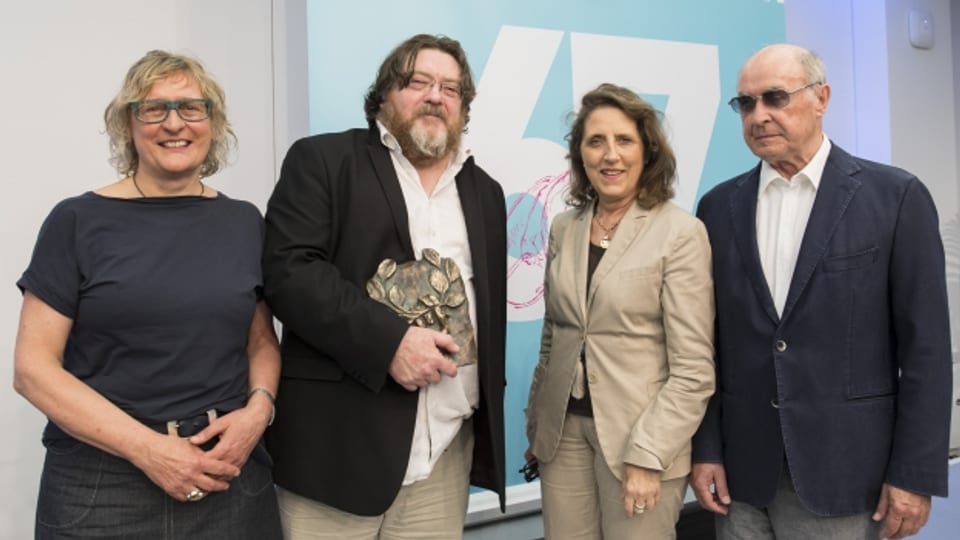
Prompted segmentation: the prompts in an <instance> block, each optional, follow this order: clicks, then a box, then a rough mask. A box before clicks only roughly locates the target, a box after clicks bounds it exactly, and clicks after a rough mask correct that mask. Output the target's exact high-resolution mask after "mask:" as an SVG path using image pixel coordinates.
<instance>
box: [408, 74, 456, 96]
mask: <svg viewBox="0 0 960 540" xmlns="http://www.w3.org/2000/svg"><path fill="white" fill-rule="evenodd" d="M434 86H439V87H440V93H441V94H443V96H444V97H448V98H451V99H459V98H460V97H461V96H462V95H463V93H462V92H461V90H460V83H455V82H451V81H437V80H434V79H428V78H426V77H422V76H420V75H414V76H413V77H410V81H409V82H408V83H407V88H409V89H411V90H413V91H414V92H429V91H431V90H433V87H434Z"/></svg>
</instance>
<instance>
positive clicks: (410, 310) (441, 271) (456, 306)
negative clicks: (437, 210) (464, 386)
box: [367, 248, 477, 367]
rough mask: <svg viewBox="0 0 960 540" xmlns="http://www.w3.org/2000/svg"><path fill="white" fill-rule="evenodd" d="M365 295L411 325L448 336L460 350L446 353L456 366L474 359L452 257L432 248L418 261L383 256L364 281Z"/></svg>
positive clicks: (460, 282) (466, 310)
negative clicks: (402, 261) (398, 260)
mask: <svg viewBox="0 0 960 540" xmlns="http://www.w3.org/2000/svg"><path fill="white" fill-rule="evenodd" d="M367 294H369V295H370V298H372V299H374V300H376V301H377V302H380V303H381V304H384V305H386V306H387V307H389V308H390V309H391V310H393V311H394V312H395V313H396V314H397V315H399V316H400V317H402V318H403V319H405V320H406V321H407V322H409V323H410V324H415V325H417V326H422V327H424V328H431V329H433V330H437V331H439V332H443V333H445V334H449V335H451V336H452V337H453V340H454V342H456V344H457V346H458V347H460V350H459V351H457V353H455V354H452V355H449V356H450V359H451V360H452V361H453V362H455V363H456V364H457V366H458V367H459V366H465V365H469V364H475V363H476V362H477V341H476V337H475V334H474V331H473V324H472V323H471V322H470V307H469V302H468V301H467V295H466V291H465V290H464V286H463V278H461V276H460V268H459V267H458V266H457V263H456V262H454V261H453V259H449V258H446V257H441V256H440V254H439V253H437V251H436V250H434V249H431V248H426V249H424V250H423V258H422V259H420V260H418V261H410V262H406V263H402V264H397V262H396V261H394V260H393V259H384V260H383V261H382V262H381V263H380V265H379V266H378V267H377V272H376V274H374V275H373V277H371V278H370V279H369V280H368V281H367Z"/></svg>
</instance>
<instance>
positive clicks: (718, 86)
mask: <svg viewBox="0 0 960 540" xmlns="http://www.w3.org/2000/svg"><path fill="white" fill-rule="evenodd" d="M782 2H783V0H779V1H778V0H672V1H665V0H664V1H653V0H648V1H639V0H607V1H603V0H597V1H587V0H552V1H547V0H482V1H481V0H478V1H468V0H459V1H458V0H407V1H405V2H379V1H371V2H336V3H330V2H326V1H321V0H307V25H308V64H309V79H308V80H309V107H310V113H309V114H310V130H311V132H312V133H323V132H331V131H342V130H345V129H349V128H353V127H361V126H365V125H366V120H365V119H364V114H363V96H364V94H365V93H366V90H367V88H368V87H369V85H370V84H371V83H372V82H373V79H374V76H375V74H376V69H377V67H379V65H380V63H381V62H382V60H383V58H384V57H385V56H386V55H387V53H388V52H389V51H390V50H391V49H393V47H395V46H396V45H397V44H398V43H400V42H401V41H403V40H404V39H406V38H408V37H410V36H411V35H413V34H417V33H429V34H444V35H447V36H450V37H453V38H455V39H457V40H459V41H460V43H461V44H462V45H463V47H464V49H465V50H466V51H467V55H468V57H469V60H470V63H471V67H472V68H473V75H474V78H475V80H476V81H477V82H478V93H477V98H476V100H475V101H474V102H473V105H472V108H471V112H470V117H471V120H470V124H469V125H468V130H469V131H468V133H467V135H466V137H465V139H464V140H465V144H467V145H468V147H469V148H470V149H471V152H472V153H473V155H474V156H475V157H476V160H477V163H478V164H479V165H480V166H481V167H483V168H484V169H485V170H487V171H488V172H489V173H490V174H491V175H492V176H493V177H494V178H496V179H497V180H498V181H499V182H500V183H501V184H502V185H503V188H504V192H505V193H506V195H507V210H508V231H509V235H510V236H509V246H508V250H509V252H508V254H509V261H508V264H509V268H508V269H507V272H508V275H509V287H508V289H509V290H508V296H509V298H508V317H509V327H508V334H507V396H506V400H505V403H504V409H505V413H506V418H507V475H508V476H507V483H508V485H515V484H520V483H522V482H523V479H522V478H521V476H520V475H519V474H518V473H517V469H519V468H520V466H521V464H522V460H523V452H524V450H525V449H526V446H527V443H526V438H525V435H524V414H523V409H524V407H525V406H526V399H527V390H528V388H529V384H530V377H531V374H532V372H533V368H534V365H535V364H536V362H537V356H538V351H539V342H540V329H541V325H542V317H543V289H542V278H543V263H544V259H545V250H546V240H547V233H548V227H549V223H550V220H551V219H552V218H553V217H554V216H555V215H556V214H558V213H559V212H561V211H562V210H563V209H564V208H565V206H564V202H563V200H564V196H565V193H566V181H567V177H568V165H567V162H566V159H565V156H566V143H565V139H564V137H565V135H566V134H567V132H568V130H569V120H570V118H571V114H572V113H573V112H574V111H575V110H576V106H577V103H578V101H579V98H580V97H581V96H582V95H583V94H584V93H586V92H587V91H589V90H590V89H592V88H593V87H595V86H596V85H597V84H599V83H601V82H612V83H616V84H620V85H623V86H627V87H629V88H631V89H633V90H634V91H636V92H637V93H639V94H641V95H642V96H644V97H645V98H646V99H647V100H648V101H650V102H651V103H652V104H653V105H654V106H655V107H657V109H659V110H660V111H662V112H663V113H664V118H665V122H666V125H667V129H668V132H669V134H670V137H671V143H672V144H673V146H674V150H675V152H676V154H677V158H678V188H677V197H676V199H675V202H676V203H677V204H679V205H680V206H682V207H684V208H687V209H688V210H691V211H692V210H693V209H694V207H695V206H694V205H695V203H696V201H697V200H698V199H699V197H700V196H701V195H702V194H703V193H704V192H705V191H707V190H708V189H710V188H711V187H713V186H714V185H716V184H717V183H719V182H721V181H723V180H725V179H727V178H729V177H731V176H733V175H735V174H738V173H739V172H742V171H744V170H746V169H747V168H749V167H751V166H753V165H754V164H755V163H756V159H755V158H754V157H753V156H752V155H751V154H750V153H749V151H748V150H747V148H746V146H745V145H744V143H743V139H742V137H741V134H740V133H741V131H740V122H739V118H738V117H737V115H736V114H734V113H733V112H732V111H731V110H730V109H729V107H727V105H726V102H727V100H729V99H730V97H732V96H733V95H735V94H736V76H737V70H738V69H739V67H740V65H741V64H742V63H743V62H744V60H746V59H747V58H748V57H749V56H750V55H751V54H752V53H753V52H755V51H756V50H757V49H759V48H760V47H762V46H764V45H767V44H771V43H778V42H782V41H784V38H785V29H784V13H783V3H782Z"/></svg>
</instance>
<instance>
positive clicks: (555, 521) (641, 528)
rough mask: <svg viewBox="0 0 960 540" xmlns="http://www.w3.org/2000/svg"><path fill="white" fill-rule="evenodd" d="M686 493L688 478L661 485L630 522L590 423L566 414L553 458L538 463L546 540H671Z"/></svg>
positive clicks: (621, 495)
mask: <svg viewBox="0 0 960 540" xmlns="http://www.w3.org/2000/svg"><path fill="white" fill-rule="evenodd" d="M686 488H687V479H686V477H681V478H675V479H673V480H666V481H663V482H661V484H660V501H659V502H658V503H657V505H656V506H655V507H654V508H648V509H647V511H646V512H644V513H643V514H637V515H635V516H634V517H632V518H628V517H627V514H626V512H625V511H624V509H623V486H622V484H621V482H620V481H619V480H617V478H616V477H615V476H614V475H613V473H612V472H610V468H609V467H608V466H607V463H606V461H605V460H604V459H603V454H602V453H601V451H600V444H599V442H598V441H597V430H596V427H595V426H594V423H593V418H588V417H585V416H577V415H575V414H568V415H567V418H566V420H565V422H564V426H563V434H562V435H561V438H560V446H559V447H558V449H557V455H556V456H555V457H554V459H553V461H551V462H550V463H541V464H540V493H541V497H542V499H543V531H544V535H545V540H601V539H605V540H627V539H650V540H661V539H671V540H672V539H675V538H676V537H677V534H676V523H677V519H678V518H679V516H680V510H681V508H682V507H683V495H684V492H685V491H686Z"/></svg>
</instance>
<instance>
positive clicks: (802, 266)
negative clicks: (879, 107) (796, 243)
mask: <svg viewBox="0 0 960 540" xmlns="http://www.w3.org/2000/svg"><path fill="white" fill-rule="evenodd" d="M859 170H860V166H859V165H857V164H856V162H854V161H853V160H852V159H850V155H849V154H847V153H846V152H844V151H843V150H841V149H840V148H839V147H837V146H834V147H833V148H832V149H831V150H830V155H829V156H828V157H827V163H826V166H825V167H824V169H823V177H822V178H821V179H820V186H819V187H818V188H817V196H816V198H815V199H814V201H813V208H812V209H811V210H810V219H809V220H808V221H807V228H806V230H805V231H804V233H803V242H802V243H801V244H800V253H799V254H798V255H797V265H796V267H794V270H793V279H792V280H791V281H790V290H789V291H788V292H787V301H786V303H785V304H784V306H783V319H786V318H787V316H788V315H789V314H790V311H791V310H792V309H793V307H794V306H795V305H796V303H797V300H798V299H799V298H800V295H801V294H803V291H804V288H805V287H806V285H807V283H808V282H809V281H810V276H812V275H813V271H814V269H815V268H816V267H817V264H818V263H819V262H820V260H821V259H823V257H824V255H826V251H827V245H828V243H829V241H830V238H831V237H832V236H833V232H834V231H835V230H836V229H837V225H838V224H839V223H840V219H841V218H842V217H843V213H844V212H845V211H846V209H847V207H848V206H849V205H850V201H851V199H853V196H854V194H855V193H856V191H857V190H858V189H860V185H861V182H860V181H859V180H857V179H856V178H854V177H853V175H854V174H856V173H857V171H859Z"/></svg>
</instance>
